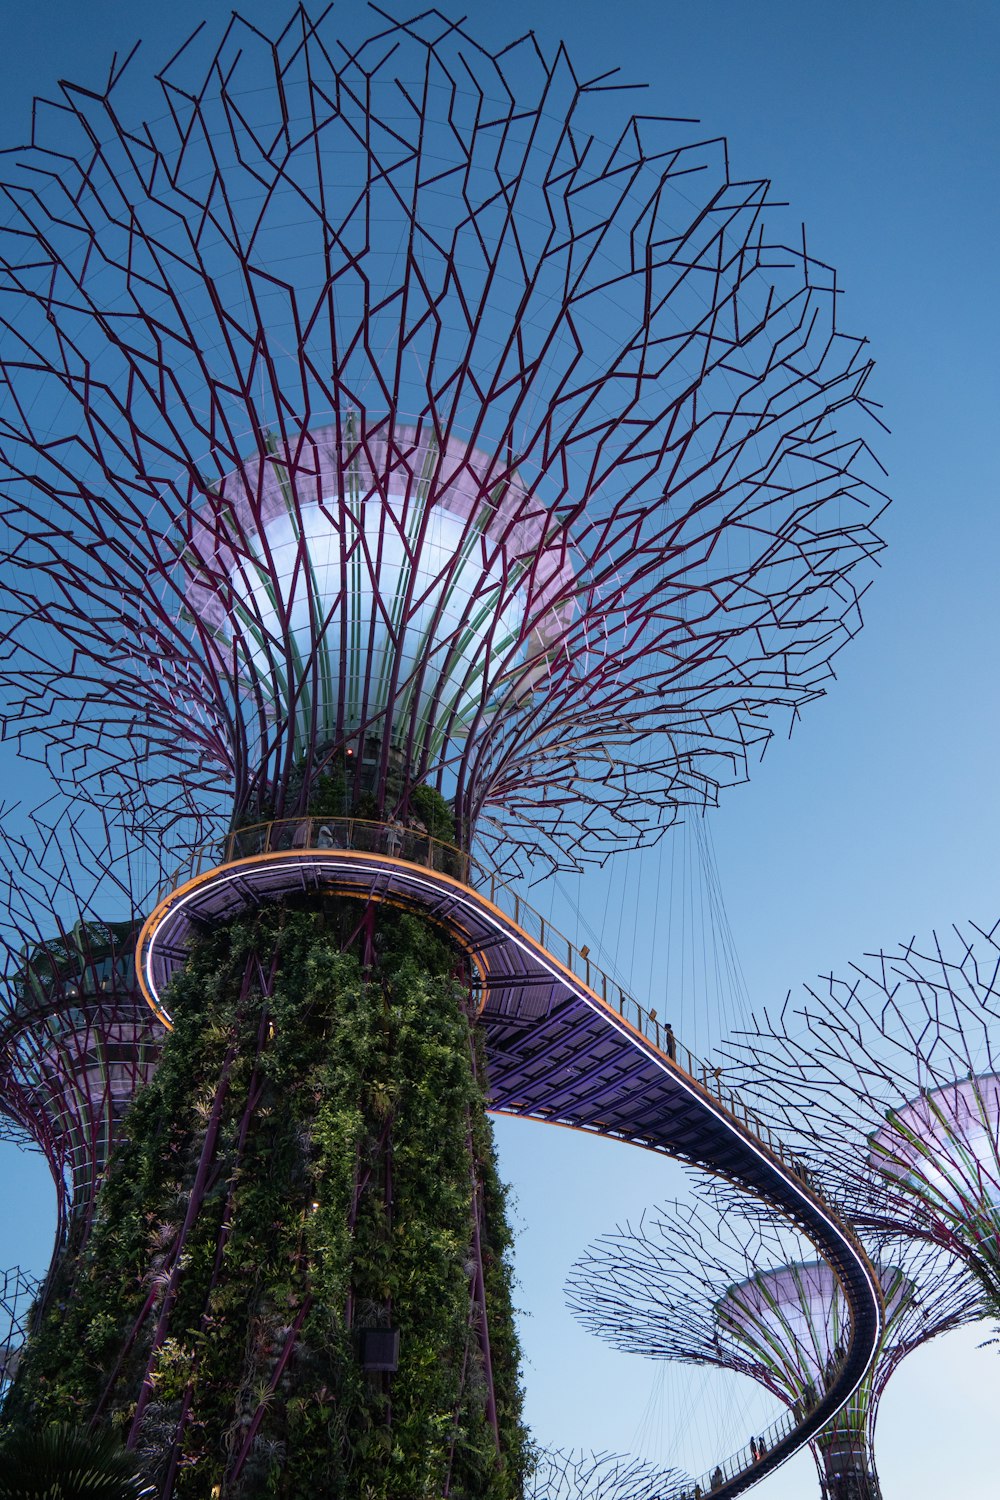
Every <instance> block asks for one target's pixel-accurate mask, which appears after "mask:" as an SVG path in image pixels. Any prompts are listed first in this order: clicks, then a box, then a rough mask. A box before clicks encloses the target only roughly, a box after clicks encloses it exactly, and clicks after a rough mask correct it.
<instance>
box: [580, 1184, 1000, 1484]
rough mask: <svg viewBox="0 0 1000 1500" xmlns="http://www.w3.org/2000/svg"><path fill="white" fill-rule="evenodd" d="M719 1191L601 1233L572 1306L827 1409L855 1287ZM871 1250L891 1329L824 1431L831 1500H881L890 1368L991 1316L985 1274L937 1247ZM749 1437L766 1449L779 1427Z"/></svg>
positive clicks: (612, 1331)
mask: <svg viewBox="0 0 1000 1500" xmlns="http://www.w3.org/2000/svg"><path fill="white" fill-rule="evenodd" d="M714 1196H715V1198H716V1201H715V1202H705V1203H693V1204H692V1203H671V1204H667V1205H665V1206H664V1207H663V1208H661V1209H658V1210H657V1211H656V1212H655V1213H651V1214H648V1215H645V1216H644V1217H643V1219H642V1220H641V1222H640V1223H639V1224H638V1225H636V1226H635V1227H633V1226H631V1225H629V1224H626V1225H625V1226H624V1227H622V1228H619V1229H616V1230H615V1231H614V1232H613V1233H610V1234H607V1235H604V1236H602V1238H601V1239H600V1240H598V1241H597V1242H596V1244H595V1245H594V1246H592V1247H591V1249H590V1250H589V1251H588V1253H587V1255H586V1257H585V1258H583V1259H582V1260H581V1261H579V1262H578V1263H577V1264H576V1265H575V1266H574V1268H573V1270H572V1272H571V1273H570V1278H569V1281H568V1284H567V1288H568V1294H569V1300H570V1306H571V1307H572V1309H573V1311H574V1313H575V1314H576V1315H577V1317H578V1318H579V1319H580V1321H581V1322H582V1323H583V1324H584V1326H585V1327H587V1328H588V1329H590V1331H591V1332H594V1333H596V1334H598V1335H599V1336H600V1337H601V1338H603V1339H606V1340H608V1341H609V1342H610V1343H612V1344H613V1345H614V1346H615V1347H616V1348H618V1349H623V1350H627V1351H629V1352H632V1353H637V1354H642V1355H644V1356H645V1357H646V1358H650V1359H660V1360H671V1361H677V1362H680V1363H685V1364H698V1365H714V1366H717V1367H718V1368H719V1369H723V1370H731V1371H735V1372H737V1373H739V1374H741V1375H746V1376H749V1377H750V1379H752V1380H755V1381H757V1382H758V1384H760V1385H762V1386H764V1387H765V1388H766V1389H767V1390H768V1391H770V1392H771V1393H772V1394H773V1395H775V1396H777V1397H778V1398H779V1399H780V1400H781V1401H782V1402H783V1403H784V1404H785V1406H786V1407H788V1408H789V1409H790V1410H791V1412H792V1415H793V1417H795V1418H796V1419H797V1418H798V1417H799V1416H800V1414H801V1413H802V1412H803V1411H806V1410H809V1409H811V1408H813V1407H815V1406H816V1404H817V1402H818V1401H819V1399H820V1396H821V1394H822V1392H823V1391H824V1389H825V1388H826V1387H827V1386H828V1385H829V1384H830V1382H831V1380H832V1378H833V1375H834V1371H835V1369H836V1366H837V1364H838V1363H839V1361H840V1359H841V1355H842V1350H843V1347H844V1345H845V1344H846V1342H847V1340H848V1338H849V1336H850V1318H849V1313H848V1308H847V1303H846V1301H845V1299H844V1295H843V1292H842V1290H841V1288H840V1285H839V1283H838V1280H837V1277H836V1275H835V1273H834V1271H833V1270H832V1268H831V1267H830V1266H829V1265H828V1264H827V1263H826V1262H824V1261H817V1260H800V1259H791V1258H789V1257H790V1256H794V1255H795V1253H796V1251H797V1252H798V1254H799V1255H801V1251H802V1242H801V1239H799V1241H798V1244H797V1245H796V1244H795V1243H794V1242H793V1238H792V1236H790V1235H789V1234H788V1232H787V1230H783V1229H782V1228H781V1226H780V1225H779V1224H778V1223H776V1222H775V1221H774V1220H773V1219H772V1218H770V1216H766V1215H765V1214H763V1213H761V1212H759V1211H757V1209H756V1208H746V1209H744V1208H741V1205H740V1203H739V1202H738V1201H737V1200H736V1199H735V1197H734V1196H733V1195H732V1194H731V1193H729V1192H723V1193H722V1194H721V1195H719V1194H716V1195H714ZM720 1200H721V1201H720ZM869 1248H870V1249H871V1251H872V1259H873V1262H874V1264H875V1265H876V1267H877V1268H878V1272H879V1277H880V1280H881V1283H882V1288H883V1295H884V1299H885V1308H886V1322H885V1328H884V1332H883V1335H882V1339H881V1342H880V1345H879V1349H878V1354H877V1356H876V1359H875V1361H874V1363H873V1365H872V1366H871V1368H870V1370H869V1373H868V1375H867V1376H866V1378H865V1380H864V1381H863V1382H862V1384H861V1385H860V1386H859V1388H858V1389H857V1390H856V1391H855V1393H854V1395H853V1396H852V1398H851V1400H850V1401H849V1402H848V1403H847V1404H846V1405H845V1406H844V1407H843V1408H842V1409H841V1410H840V1411H839V1412H838V1413H837V1414H836V1416H835V1417H834V1418H833V1419H832V1420H831V1421H830V1422H828V1423H827V1424H826V1425H825V1426H824V1427H822V1428H821V1429H820V1431H819V1432H818V1433H817V1434H816V1435H815V1436H814V1438H813V1441H812V1444H811V1447H812V1451H813V1456H814V1458H815V1460H816V1466H817V1469H818V1472H819V1482H820V1493H821V1495H822V1496H823V1500H879V1497H880V1495H881V1490H880V1487H879V1482H878V1478H877V1474H876V1470H875V1458H874V1453H875V1424H876V1419H877V1416H878V1406H879V1401H880V1399H881V1396H882V1393H883V1391H884V1389H885V1386H886V1384H887V1382H888V1380H889V1377H890V1376H891V1375H892V1373H893V1371H894V1370H895V1369H896V1368H897V1366H898V1365H899V1363H900V1361H901V1360H902V1359H904V1358H905V1356H906V1355H907V1354H909V1353H911V1352H912V1351H913V1350H914V1349H916V1348H918V1347H919V1346H920V1345H921V1344H924V1343H926V1342H927V1341H928V1340H929V1339H932V1338H935V1337H936V1336H937V1335H938V1334H941V1333H944V1332H947V1331H948V1330H950V1329H952V1328H957V1327H959V1326H960V1325H961V1324H963V1323H967V1322H970V1321H971V1320H973V1319H974V1318H976V1317H981V1316H982V1294H981V1289H980V1288H979V1286H978V1284H977V1282H976V1281H975V1280H974V1278H972V1277H970V1276H968V1274H967V1273H966V1272H965V1271H964V1270H962V1269H961V1268H959V1267H956V1265H955V1263H954V1262H953V1261H952V1260H951V1259H950V1257H948V1256H947V1255H946V1254H945V1253H944V1252H942V1251H941V1250H940V1249H939V1248H938V1247H936V1246H933V1245H928V1244H927V1243H926V1242H921V1241H919V1240H904V1239H901V1238H899V1237H898V1236H897V1237H892V1236H885V1237H882V1238H881V1239H878V1238H876V1239H873V1240H872V1241H871V1243H870V1245H869ZM751 1446H752V1458H753V1459H754V1460H755V1461H757V1462H761V1461H763V1460H765V1459H766V1457H767V1452H768V1447H769V1443H768V1439H767V1437H765V1436H763V1435H762V1436H761V1437H760V1438H755V1439H754V1440H753V1442H752V1445H751Z"/></svg>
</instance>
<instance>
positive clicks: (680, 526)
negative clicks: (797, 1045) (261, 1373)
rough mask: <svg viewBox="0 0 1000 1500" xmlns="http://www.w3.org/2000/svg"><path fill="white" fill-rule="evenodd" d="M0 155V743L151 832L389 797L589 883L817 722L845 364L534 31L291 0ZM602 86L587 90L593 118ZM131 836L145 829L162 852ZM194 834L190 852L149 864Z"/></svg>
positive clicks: (778, 279)
mask: <svg viewBox="0 0 1000 1500" xmlns="http://www.w3.org/2000/svg"><path fill="white" fill-rule="evenodd" d="M202 47H203V39H202V38H201V37H200V36H197V37H196V38H194V39H192V41H191V43H190V44H189V45H188V46H187V47H185V48H182V49H181V51H180V52H179V53H178V55H177V57H176V58H175V59H174V60H173V61H172V62H171V63H170V64H169V65H168V67H167V68H166V69H165V70H164V71H163V72H162V73H161V74H160V75H159V77H158V80H157V82H158V86H159V90H160V98H159V105H158V108H159V111H160V114H159V118H158V119H156V121H155V122H154V123H152V124H142V123H139V122H138V120H137V119H135V118H132V116H131V113H130V112H128V111H127V110H126V109H125V107H124V105H121V106H120V104H119V100H120V98H121V96H122V93H123V91H124V90H125V89H126V88H127V81H128V74H126V75H125V79H124V81H123V78H122V75H121V73H120V71H119V72H117V73H116V72H113V74H112V77H111V79H110V80H109V83H108V87H107V90H106V92H105V93H103V94H101V93H100V92H99V91H98V92H96V93H95V92H93V91H86V90H82V89H78V88H73V87H70V86H65V87H64V89H63V93H62V96H61V97H60V99H59V100H58V101H57V102H56V103H55V104H54V105H53V106H52V107H51V108H45V107H39V109H38V111H37V113H36V123H35V127H34V131H33V138H32V141H31V143H30V145H29V146H27V147H26V148H25V149H24V151H22V152H19V153H18V154H17V156H16V158H15V159H14V160H13V161H8V162H7V163H5V172H4V180H3V183H2V187H3V192H4V196H5V199H6V203H7V206H8V219H7V226H6V228H5V229H4V230H3V231H2V232H0V326H2V327H3V329H4V333H5V337H6V351H5V353H4V356H3V359H2V374H3V392H2V408H0V443H2V449H3V456H4V465H3V482H4V491H5V498H6V504H5V508H4V510H5V513H4V521H5V525H6V528H7V536H8V538H9V543H8V554H7V563H8V566H7V568H6V570H5V573H4V579H5V589H6V591H7V592H6V595H5V598H6V602H7V605H8V608H9V611H10V613H11V615H12V616H13V618H12V619H10V620H9V630H10V640H11V642H12V643H13V649H12V651H10V652H9V653H8V656H7V658H6V661H5V663H4V671H3V674H2V675H3V678H4V679H5V686H6V688H7V690H8V695H9V698H10V701H11V702H12V703H13V705H14V706H13V709H12V710H11V719H12V720H16V721H17V725H18V729H17V732H18V734H19V736H20V739H21V742H22V745H23V746H24V747H25V748H29V749H31V751H32V753H35V754H40V753H44V754H45V755H47V757H48V760H49V764H50V765H51V766H52V767H53V768H54V769H55V770H56V772H57V774H58V775H59V776H60V777H62V778H66V779H69V780H70V781H72V784H73V786H74V790H75V792H76V794H77V795H83V794H84V793H85V792H86V791H88V790H89V791H90V793H91V794H92V795H93V796H94V797H95V799H98V800H100V799H102V798H109V797H114V798H116V799H118V800H124V802H125V803H126V804H128V805H131V806H133V807H134V808H135V809H136V816H137V817H138V818H139V819H140V820H142V821H144V822H147V823H148V821H149V819H150V817H151V816H152V815H153V814H151V812H150V807H149V803H150V802H152V804H153V806H154V809H155V816H156V817H158V818H159V819H160V820H161V821H162V825H163V827H164V828H169V826H170V825H171V822H172V820H174V819H177V818H180V819H182V820H186V819H189V818H190V817H192V816H194V817H196V818H197V819H203V818H205V817H207V818H208V819H209V823H210V824H211V821H212V817H213V816H214V815H215V814H220V815H224V816H225V817H226V818H228V816H229V813H230V812H231V809H232V804H233V801H234V800H235V805H236V809H237V814H238V815H240V816H242V815H244V814H245V813H246V812H247V811H248V810H250V811H252V812H256V813H257V814H258V815H259V814H260V810H261V809H262V808H263V809H264V810H265V812H266V814H267V815H270V814H272V813H275V814H281V813H282V812H285V811H290V812H295V811H296V810H297V809H298V808H299V807H300V806H301V805H302V804H303V802H304V801H306V800H307V799H308V795H309V792H310V790H311V789H314V788H315V785H316V782H317V779H318V778H319V777H321V776H323V775H328V776H334V777H339V776H342V775H343V774H345V761H346V758H348V757H353V763H352V765H351V766H350V767H347V768H346V769H347V774H348V775H349V776H350V777H352V778H353V783H352V785H353V792H354V794H355V795H356V796H357V795H362V794H364V795H369V796H371V797H372V798H373V799H374V804H376V805H375V809H374V810H375V812H377V813H382V812H385V811H390V812H391V811H392V810H393V808H394V807H397V806H398V807H402V808H405V805H406V800H407V795H408V791H409V789H410V788H412V786H413V785H414V784H415V783H417V782H431V783H433V784H434V785H436V786H438V787H439V788H440V789H441V790H443V791H444V792H445V794H446V795H448V796H449V797H450V798H452V799H453V800H454V805H455V809H456V814H457V818H458V823H459V833H460V839H461V841H462V842H463V843H466V844H467V843H468V841H469V839H470V838H471V835H472V832H473V830H474V829H475V828H477V827H478V830H479V833H480V836H481V838H482V841H483V844H484V846H485V847H486V848H488V849H490V850H491V851H492V853H493V856H494V858H496V859H498V860H505V859H508V858H514V857H516V855H517V852H518V851H519V850H520V851H521V852H523V853H526V854H527V855H529V856H532V857H533V856H536V855H537V854H539V852H545V853H546V854H547V855H548V856H549V857H550V858H551V859H553V860H556V861H565V860H569V861H576V860H578V859H580V858H582V857H585V856H599V857H603V856H604V855H605V854H606V853H607V852H608V851H610V850H612V849H614V848H615V847H618V846H621V845H625V846H631V845H634V844H637V843H642V842H644V841H646V840H649V839H651V838H655V837H656V836H658V834H659V833H660V832H662V830H663V828H664V827H665V826H667V825H668V824H669V823H670V822H671V821H672V820H673V819H674V818H675V816H676V813H677V809H678V807H681V806H683V805H685V804H689V803H696V804H703V803H704V802H706V801H711V800H713V799H714V798H715V795H716V792H717V789H718V787H719V786H720V785H722V784H726V783H730V782H732V781H735V780H739V779H741V777H742V776H743V775H744V772H745V766H746V759H747V755H748V752H749V751H751V750H752V749H756V748H759V747H761V746H762V745H763V743H764V742H765V740H766V739H767V737H768V735H769V734H770V732H771V728H770V725H771V723H772V721H773V718H774V715H775V713H779V714H785V715H786V716H787V715H791V716H793V717H794V715H796V714H797V713H798V711H799V709H800V708H801V707H802V705H803V704H805V703H806V702H808V701H809V700H810V699H811V698H814V697H815V696H817V695H818V694H819V693H821V692H822V691H823V686H822V685H823V683H824V681H825V679H826V678H827V677H828V676H829V674H830V668H829V662H830V658H831V656H832V655H833V653H834V652H835V651H836V650H837V649H838V648H839V647H840V646H841V645H842V644H843V643H844V641H845V640H847V639H848V638H849V637H850V636H851V635H853V634H854V632H855V630H856V629H857V627H858V625H859V623H860V617H859V614H858V599H859V593H860V591H861V590H862V589H863V588H864V586H865V583H866V581H867V578H868V574H869V569H868V567H867V564H868V563H869V562H870V559H871V558H872V556H873V554H874V553H875V551H876V550H877V548H878V546H879V543H878V540H877V538H876V536H875V535H874V533H873V531H872V529H871V525H872V521H873V519H874V514H875V512H876V511H877V510H878V508H879V506H880V504H881V499H880V496H879V494H878V491H877V490H875V489H873V488H872V483H873V480H875V479H877V470H876V468H875V466H874V465H873V464H872V463H871V461H870V458H869V454H868V450H867V443H866V436H865V433H866V431H867V430H868V429H869V428H870V427H871V426H872V417H871V412H870V410H869V406H868V404H867V402H866V399H865V396H864V394H863V391H864V386H865V381H866V379H867V376H868V373H869V367H870V362H869V360H868V358H867V356H866V354H865V351H864V347H863V341H861V340H858V339H855V338H851V337H848V336H846V335H843V334H841V333H840V332H839V329H838V327H837V321H836V303H837V295H838V293H837V284H836V278H835V276H834V274H833V272H832V271H831V270H830V269H829V268H828V267H826V266H824V265H822V264H821V263H819V262H818V261H816V260H815V259H813V258H812V257H811V256H810V255H809V254H808V253H807V252H806V250H805V248H804V246H803V245H799V246H798V247H797V248H793V247H791V246H789V245H788V244H787V243H785V241H784V236H783V234H782V233H781V232H780V231H779V232H778V233H777V234H776V233H775V230H774V228H773V227H772V219H771V216H770V212H769V209H770V205H769V193H768V185H767V183H765V182H736V181H733V180H731V178H730V176H729V173H728V167H727V157H726V149H725V144H724V142H721V141H718V140H707V139H702V138H700V137H699V136H698V133H697V132H696V131H695V130H694V129H692V128H689V127H685V126H683V125H682V124H679V123H678V122H676V121H666V120H659V119H656V118H653V117H651V116H648V115H643V116H641V117H639V116H635V117H632V118H627V119H624V120H622V121H621V122H620V124H619V126H618V128H617V129H616V130H615V131H614V133H613V135H612V136H611V137H610V138H609V139H608V140H607V141H602V140H600V139H599V137H598V135H597V134H595V131H600V130H604V131H605V132H607V131H608V129H609V124H608V122H609V118H610V117H609V114H608V110H607V105H608V100H607V98H606V97H605V93H606V90H607V89H608V88H609V87H612V85H611V84H610V83H609V81H608V79H597V80H591V81H586V80H582V79H580V78H579V77H578V76H577V75H576V74H575V73H574V71H573V69H572V67H571V64H570V62H569V60H568V59H567V57H566V54H565V53H564V52H563V51H562V50H559V51H558V52H557V53H556V54H555V55H554V56H552V57H551V58H547V57H545V56H543V55H542V53H541V52H540V50H539V48H538V45H537V43H536V41H535V40H534V38H532V37H528V38H525V39H524V40H522V41H521V42H520V43H518V44H517V45H515V46H513V47H510V48H507V49H505V50H504V51H502V52H500V53H498V54H497V55H495V56H493V55H490V54H489V53H488V52H486V51H484V49H483V48H481V47H480V46H479V45H478V44H477V43H475V42H474V40H473V39H472V38H471V37H470V36H469V35H468V34H467V33H466V32H465V31H464V30H463V29H462V27H460V26H456V25H454V24H452V23H450V22H447V21H445V20H444V19H443V18H442V17H441V16H440V15H439V14H438V13H437V12H434V11H430V12H426V13H424V15H423V16H421V17H418V18H416V19H414V20H413V21H408V22H401V23H391V24H389V23H387V24H386V25H385V27H384V29H383V30H381V31H379V32H378V34H376V35H374V36H371V37H369V38H368V39H366V40H364V41H363V42H361V43H360V44H359V45H356V46H352V45H348V44H346V43H345V42H342V41H341V39H340V38H338V36H337V34H336V32H335V30H334V25H333V22H332V21H331V20H330V19H329V17H328V16H327V15H326V13H324V16H323V17H321V18H319V19H314V18H312V17H311V16H310V15H309V14H308V12H306V11H305V10H304V9H302V8H300V9H298V10H297V11H296V12H295V15H294V17H293V19H292V20H291V22H290V23H289V25H288V26H287V27H286V28H285V30H284V31H283V32H282V33H281V35H280V36H279V37H278V38H277V40H276V41H275V42H273V43H272V42H271V41H270V40H268V39H267V38H265V37H263V36H261V34H260V33H259V32H257V31H256V29H255V28H254V27H253V26H251V25H250V24H249V23H247V22H246V21H243V20H241V19H239V18H238V17H236V18H234V19H233V21H232V23H231V24H230V26H229V27H228V28H227V30H226V33H225V37H224V39H223V41H222V43H221V45H219V47H218V49H217V50H216V51H215V52H213V53H211V55H205V54H204V52H203V51H202ZM614 86H615V87H617V85H614ZM164 836H165V835H164ZM189 836H190V833H189Z"/></svg>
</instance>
